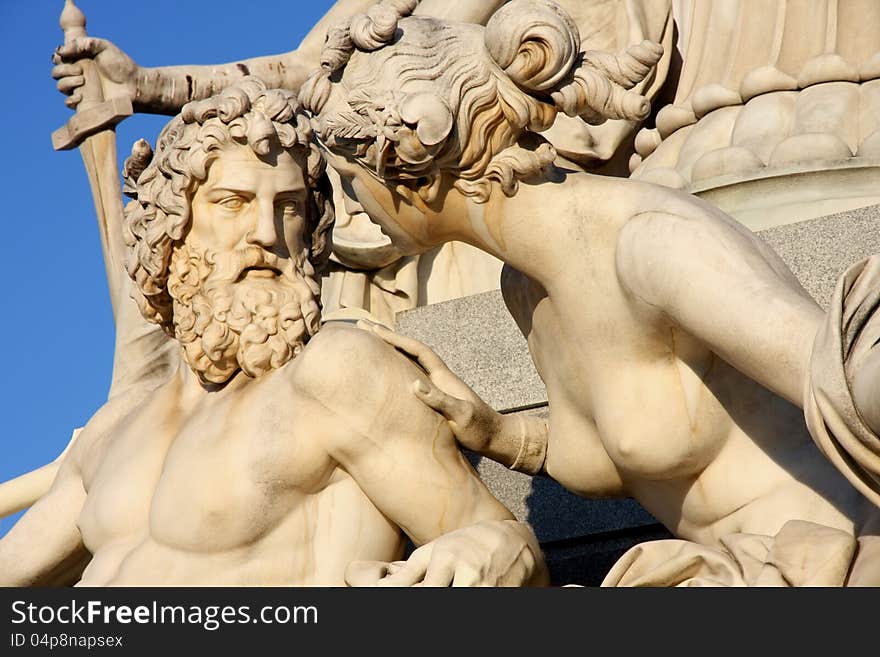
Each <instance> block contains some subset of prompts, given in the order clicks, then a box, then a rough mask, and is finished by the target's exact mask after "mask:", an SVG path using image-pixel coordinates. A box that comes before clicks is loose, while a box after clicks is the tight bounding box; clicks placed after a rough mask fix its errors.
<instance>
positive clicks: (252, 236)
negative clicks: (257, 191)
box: [245, 201, 278, 248]
mask: <svg viewBox="0 0 880 657" xmlns="http://www.w3.org/2000/svg"><path fill="white" fill-rule="evenodd" d="M254 221H255V223H254V226H253V227H252V228H251V230H250V231H249V232H248V234H247V236H246V238H245V239H247V241H248V243H250V244H258V245H260V246H263V247H266V248H269V247H272V246H275V243H276V242H277V241H278V233H277V232H276V230H275V204H274V203H272V202H270V201H264V202H261V203H260V204H259V205H258V206H257V210H256V218H255V220H254Z"/></svg>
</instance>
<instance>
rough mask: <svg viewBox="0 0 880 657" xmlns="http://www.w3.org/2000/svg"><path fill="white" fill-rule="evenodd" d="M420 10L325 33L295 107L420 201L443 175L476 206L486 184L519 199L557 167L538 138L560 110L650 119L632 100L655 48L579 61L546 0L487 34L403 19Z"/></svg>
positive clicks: (522, 6) (510, 6)
mask: <svg viewBox="0 0 880 657" xmlns="http://www.w3.org/2000/svg"><path fill="white" fill-rule="evenodd" d="M416 5H417V2H416V1H415V0H384V1H383V2H381V3H379V4H377V5H374V6H373V7H371V8H370V10H369V11H367V13H366V14H361V15H358V16H355V17H353V18H351V19H349V20H348V21H346V22H345V23H342V24H341V25H337V26H336V27H334V28H332V29H331V30H330V31H329V33H328V36H327V41H326V43H325V45H324V49H323V51H322V53H321V69H320V70H318V71H316V72H315V73H313V74H312V75H311V76H310V77H309V79H308V80H307V81H306V83H305V84H304V85H303V88H302V90H301V92H300V100H301V101H302V103H303V106H304V107H305V108H306V109H307V110H309V111H310V112H311V113H312V115H313V121H312V124H313V126H314V127H315V131H316V133H317V136H318V138H319V139H320V140H321V142H322V143H323V144H324V145H325V146H326V147H328V148H330V149H331V150H333V151H335V152H339V153H341V154H343V155H345V156H347V157H349V158H351V159H354V160H355V161H357V162H359V163H360V164H362V165H363V166H364V167H366V168H367V169H369V170H371V171H373V172H375V174H376V175H377V176H378V177H379V178H381V179H382V180H384V181H386V182H392V181H393V182H396V183H398V184H403V185H405V186H407V187H409V188H411V189H414V190H415V191H417V192H418V193H419V195H420V196H421V197H422V198H423V199H425V200H426V201H430V200H432V199H433V198H434V197H435V196H436V193H437V190H438V188H439V182H440V174H442V173H443V172H450V173H452V174H453V176H454V177H455V183H454V184H455V186H456V188H458V189H459V190H460V191H461V192H462V193H464V194H466V195H468V196H472V197H475V198H476V199H477V200H479V201H485V200H487V199H488V197H489V192H490V190H491V181H492V180H495V181H497V182H499V183H500V185H501V188H502V190H503V191H504V193H505V194H506V195H508V196H512V195H513V194H515V193H516V190H517V186H518V181H519V180H520V179H523V178H526V177H528V176H530V175H533V174H535V173H537V172H539V171H541V170H542V169H543V168H545V167H546V166H548V165H549V164H550V163H551V162H552V161H553V159H554V157H555V152H554V151H553V148H552V147H551V146H550V144H549V143H547V142H546V141H545V140H543V139H541V138H539V137H537V135H535V134H534V133H538V132H542V131H543V130H546V129H547V128H549V127H550V126H551V125H552V123H553V121H554V119H555V118H556V114H557V112H558V111H563V112H565V113H566V114H568V115H569V116H579V117H580V118H582V119H583V120H584V121H586V122H588V123H592V124H599V123H602V122H604V121H605V120H606V119H628V120H641V119H643V118H645V117H646V116H647V114H648V112H649V109H650V106H649V103H648V101H647V100H646V99H645V98H644V96H642V95H640V94H638V93H635V92H633V91H630V89H632V87H633V86H635V85H636V84H637V83H638V82H640V81H641V80H643V79H644V78H645V77H646V76H647V75H648V74H649V73H650V71H651V69H652V67H653V66H654V64H656V63H657V61H658V60H659V59H660V56H661V55H662V52H663V49H662V47H661V46H660V45H659V44H656V43H652V42H650V41H644V42H642V43H641V44H639V45H636V46H632V47H630V48H629V49H628V50H627V51H626V52H625V53H623V54H621V55H612V54H608V53H603V52H597V51H588V52H582V51H581V50H580V35H579V33H578V29H577V26H576V25H575V23H574V21H573V20H572V19H571V17H570V16H568V14H566V13H565V12H564V11H563V10H562V9H561V8H560V7H559V6H558V5H556V4H554V3H553V2H549V1H548V0H512V1H511V2H509V3H507V4H505V5H503V6H502V7H501V8H500V9H499V10H498V11H496V12H495V14H494V15H493V16H492V18H491V19H490V20H489V22H488V23H487V25H486V27H485V28H482V27H480V26H477V25H469V24H456V23H446V22H443V21H439V20H436V19H432V18H428V17H420V16H409V14H410V13H411V12H412V10H413V9H414V7H415V6H416ZM407 16H409V17H407ZM526 133H532V134H528V135H527V134H526ZM526 137H528V139H524V138H526ZM527 141H531V142H539V144H540V145H538V146H537V147H533V148H524V147H523V146H524V145H525V143H526V142H527Z"/></svg>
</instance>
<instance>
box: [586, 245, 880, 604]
mask: <svg viewBox="0 0 880 657" xmlns="http://www.w3.org/2000/svg"><path fill="white" fill-rule="evenodd" d="M878 342H880V255H874V256H871V257H870V258H868V259H866V260H864V261H862V262H859V263H857V264H855V265H853V266H852V267H850V268H849V269H848V270H847V271H846V272H844V274H843V275H842V276H841V278H840V279H839V280H838V283H837V287H836V289H835V292H834V297H833V298H832V301H831V308H830V309H829V312H828V315H827V318H826V320H825V323H824V324H823V326H822V327H821V328H820V330H819V331H818V333H817V335H816V340H815V342H814V346H813V356H812V360H811V364H810V376H809V381H808V382H807V386H806V394H805V404H804V406H805V408H804V414H805V416H806V419H807V426H808V427H809V429H810V434H811V435H812V436H813V440H814V441H815V442H816V444H817V445H818V446H819V449H821V450H822V452H823V454H825V456H826V457H827V458H828V459H829V460H830V461H831V462H832V463H833V464H834V465H835V467H837V469H838V470H840V471H841V472H842V473H843V474H844V475H845V476H846V478H847V479H848V480H849V481H850V482H851V483H852V484H853V486H854V487H855V488H856V489H858V490H859V491H860V492H861V493H862V494H863V495H865V496H866V497H867V498H868V499H870V500H871V501H872V502H874V503H875V504H877V505H878V506H880V437H878V435H877V434H876V433H875V432H874V431H872V430H871V428H869V427H868V426H867V425H866V424H865V422H864V420H863V419H862V417H861V416H860V414H859V411H858V409H857V408H856V406H855V403H854V401H853V397H852V393H851V389H850V381H852V376H853V372H854V371H855V370H856V369H857V368H858V366H859V365H860V363H861V362H863V360H864V358H865V356H866V355H867V354H868V353H869V352H870V351H871V350H872V349H874V348H880V345H878ZM721 543H722V547H717V548H716V547H709V546H705V545H700V544H698V543H692V542H690V541H684V540H677V539H672V540H664V541H652V542H647V543H643V544H641V545H637V546H635V547H634V548H632V549H630V550H629V551H628V552H627V553H626V554H624V555H623V557H621V558H620V560H619V561H618V562H617V563H616V564H615V565H614V567H613V568H612V569H611V571H610V572H609V573H608V575H607V576H606V578H605V580H604V581H603V583H602V586H844V585H849V586H855V585H868V586H880V537H878V536H863V537H859V538H858V539H856V538H854V537H853V536H851V535H850V534H848V533H847V532H843V531H840V530H838V529H833V528H831V527H825V526H822V525H819V524H816V523H812V522H807V521H804V520H791V521H789V522H787V523H786V524H785V525H783V527H782V528H781V529H780V531H779V532H778V533H777V534H776V535H775V536H760V535H756V534H745V533H736V534H730V535H728V536H725V537H723V538H722V539H721Z"/></svg>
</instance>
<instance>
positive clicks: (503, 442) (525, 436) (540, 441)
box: [482, 415, 550, 474]
mask: <svg viewBox="0 0 880 657" xmlns="http://www.w3.org/2000/svg"><path fill="white" fill-rule="evenodd" d="M549 432H550V430H549V425H548V423H547V419H546V418H542V417H536V416H533V415H505V416H504V418H503V420H502V422H501V428H500V431H498V433H497V434H496V435H494V436H492V438H491V439H490V440H489V442H488V444H487V445H486V448H485V449H484V450H483V451H482V454H483V455H484V456H487V457H489V458H490V459H492V460H493V461H497V462H498V463H502V464H504V465H506V466H507V467H508V468H510V469H512V470H517V471H519V472H525V473H527V474H537V473H539V472H542V471H543V470H544V460H545V458H546V456H547V438H548V436H549Z"/></svg>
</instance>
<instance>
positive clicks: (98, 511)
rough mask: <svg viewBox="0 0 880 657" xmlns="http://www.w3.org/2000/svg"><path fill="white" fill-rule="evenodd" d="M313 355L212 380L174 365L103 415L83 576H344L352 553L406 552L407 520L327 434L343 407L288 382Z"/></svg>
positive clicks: (307, 579) (320, 579) (154, 580)
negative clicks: (194, 377) (333, 451)
mask: <svg viewBox="0 0 880 657" xmlns="http://www.w3.org/2000/svg"><path fill="white" fill-rule="evenodd" d="M311 362H314V361H311ZM302 363H303V361H301V360H300V359H295V360H294V361H292V362H290V363H289V364H288V365H287V366H285V367H284V368H282V369H281V370H279V371H276V372H273V373H272V374H270V375H267V376H265V377H261V378H260V379H257V380H250V379H246V378H244V377H241V376H239V377H238V378H237V379H236V380H235V381H234V382H233V383H232V384H230V386H228V387H227V388H226V389H222V390H218V391H214V392H204V391H201V390H187V389H186V387H185V385H184V384H182V383H181V379H180V377H175V378H174V379H172V380H171V381H170V382H168V383H166V384H165V385H163V386H162V387H160V388H159V389H157V390H156V391H155V392H153V393H151V394H149V395H147V396H146V397H145V398H144V399H143V400H142V401H140V403H138V404H137V405H136V406H135V407H134V408H131V409H130V410H128V411H127V412H125V413H123V414H122V415H121V416H117V417H112V421H107V420H106V419H105V418H106V417H107V416H114V415H116V414H114V413H113V412H112V410H113V409H106V412H104V413H103V414H102V413H99V414H97V415H96V416H95V418H94V419H93V420H92V421H91V422H90V423H89V425H88V426H87V427H86V429H85V431H84V432H83V435H82V436H81V439H80V441H79V445H78V448H77V453H76V458H77V460H78V461H79V463H80V467H81V472H82V481H83V486H84V488H85V490H86V493H87V498H86V502H85V505H84V507H83V509H82V513H81V515H80V516H79V520H78V525H79V528H80V531H81V533H82V537H83V541H84V543H85V546H86V548H88V550H89V551H90V552H91V553H92V555H93V558H92V560H91V562H90V564H89V566H88V567H87V569H86V571H85V573H84V574H83V578H82V581H81V584H82V585H107V584H118V585H136V584H143V583H149V584H178V585H190V584H212V585H222V584H233V585H239V584H240V585H247V584H266V583H271V584H298V585H304V584H322V585H328V584H330V585H340V584H343V573H344V570H345V566H346V565H347V564H348V562H350V561H351V560H354V559H380V560H392V559H395V558H398V557H399V554H400V550H401V548H402V538H401V533H400V531H399V530H398V529H397V527H395V526H394V525H393V524H392V523H390V522H389V521H388V520H387V519H386V518H385V517H384V516H383V515H382V514H381V513H380V512H379V511H378V510H377V509H376V507H375V506H374V505H373V504H372V503H371V502H370V500H369V499H368V498H367V497H366V496H365V494H364V493H363V492H362V490H361V489H360V488H359V487H358V485H357V484H356V483H355V482H354V480H353V479H352V478H351V476H349V475H348V474H347V473H346V472H345V471H344V470H342V469H341V468H340V467H339V465H338V464H337V463H336V462H335V461H334V460H333V459H332V458H331V457H330V456H329V455H328V450H327V448H326V445H323V444H321V440H322V432H321V430H318V429H317V428H318V427H322V426H324V427H326V426H328V425H333V424H334V423H338V421H339V418H337V417H334V413H333V412H332V411H329V410H327V409H322V408H321V407H320V405H318V404H316V403H315V402H314V401H312V400H310V399H309V397H308V395H298V396H297V395H295V394H291V392H290V391H291V386H289V385H285V383H284V382H283V381H281V380H280V379H285V378H286V379H290V378H291V377H292V376H296V375H297V374H299V375H300V377H301V378H304V379H307V378H308V377H302V375H303V374H306V373H303V372H296V370H297V368H301V367H303V364H302ZM117 403H118V404H126V401H125V400H120V401H119V402H117ZM243 408H246V409H247V412H246V413H245V412H242V409H243ZM304 418H308V421H304Z"/></svg>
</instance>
